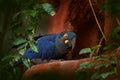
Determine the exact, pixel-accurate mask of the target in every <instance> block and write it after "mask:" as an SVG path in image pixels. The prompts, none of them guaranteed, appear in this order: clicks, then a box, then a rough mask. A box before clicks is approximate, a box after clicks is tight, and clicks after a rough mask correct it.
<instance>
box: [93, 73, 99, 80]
mask: <svg viewBox="0 0 120 80" xmlns="http://www.w3.org/2000/svg"><path fill="white" fill-rule="evenodd" d="M100 77H101V76H100V73H99V72H95V73H94V74H93V75H92V76H91V80H96V79H99V78H100Z"/></svg>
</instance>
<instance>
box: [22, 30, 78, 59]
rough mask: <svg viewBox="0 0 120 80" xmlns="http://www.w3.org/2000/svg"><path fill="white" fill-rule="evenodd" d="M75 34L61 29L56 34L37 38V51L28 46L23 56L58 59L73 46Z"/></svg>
mask: <svg viewBox="0 0 120 80" xmlns="http://www.w3.org/2000/svg"><path fill="white" fill-rule="evenodd" d="M75 41H76V34H75V33H74V32H69V31H63V32H60V33H58V34H48V35H45V36H43V37H40V38H38V39H37V41H36V42H37V46H38V53H37V52H34V51H32V49H31V48H29V49H28V50H27V51H26V53H24V55H23V56H24V57H25V58H29V59H30V60H31V59H37V58H41V59H42V60H50V59H60V58H61V57H63V56H64V55H66V54H67V53H68V52H69V51H70V50H72V49H73V48H74V46H75Z"/></svg>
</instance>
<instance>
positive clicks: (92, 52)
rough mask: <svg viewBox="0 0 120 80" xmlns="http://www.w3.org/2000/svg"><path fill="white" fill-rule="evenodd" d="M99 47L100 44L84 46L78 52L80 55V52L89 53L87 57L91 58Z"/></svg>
mask: <svg viewBox="0 0 120 80" xmlns="http://www.w3.org/2000/svg"><path fill="white" fill-rule="evenodd" d="M100 47H101V45H96V46H94V47H92V48H84V49H81V50H80V52H79V54H80V55H81V54H86V53H90V56H89V57H90V58H91V57H92V56H93V54H94V53H95V51H96V50H97V49H98V48H100Z"/></svg>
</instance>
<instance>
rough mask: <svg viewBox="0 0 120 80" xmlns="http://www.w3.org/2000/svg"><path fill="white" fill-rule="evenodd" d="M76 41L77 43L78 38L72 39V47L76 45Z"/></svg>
mask: <svg viewBox="0 0 120 80" xmlns="http://www.w3.org/2000/svg"><path fill="white" fill-rule="evenodd" d="M75 43H76V38H73V39H72V49H73V48H74V47H75Z"/></svg>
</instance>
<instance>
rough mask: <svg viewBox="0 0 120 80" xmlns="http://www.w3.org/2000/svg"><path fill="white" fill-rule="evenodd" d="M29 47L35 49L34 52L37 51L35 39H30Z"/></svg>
mask: <svg viewBox="0 0 120 80" xmlns="http://www.w3.org/2000/svg"><path fill="white" fill-rule="evenodd" d="M29 44H30V48H31V49H32V50H33V51H35V52H37V53H38V46H37V43H36V42H35V41H30V43H29Z"/></svg>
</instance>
